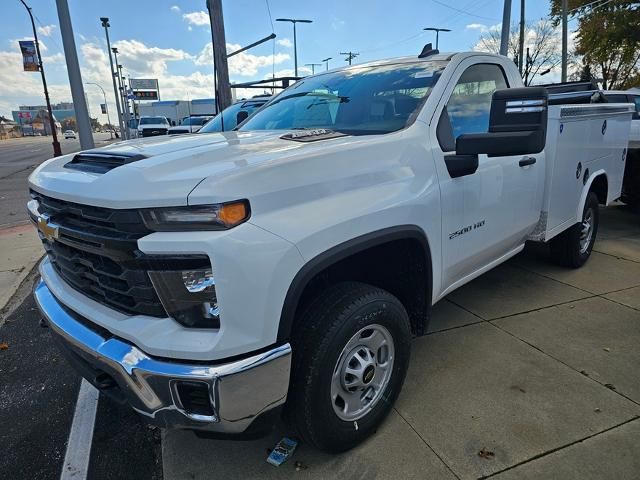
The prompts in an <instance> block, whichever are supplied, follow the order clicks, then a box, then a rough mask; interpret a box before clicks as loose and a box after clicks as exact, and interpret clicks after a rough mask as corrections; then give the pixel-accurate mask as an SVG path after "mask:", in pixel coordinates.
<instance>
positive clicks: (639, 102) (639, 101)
mask: <svg viewBox="0 0 640 480" xmlns="http://www.w3.org/2000/svg"><path fill="white" fill-rule="evenodd" d="M630 99H631V101H632V103H634V104H635V105H636V113H634V114H633V119H634V120H638V119H640V95H633V96H631V97H630Z"/></svg>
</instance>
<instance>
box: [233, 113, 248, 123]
mask: <svg viewBox="0 0 640 480" xmlns="http://www.w3.org/2000/svg"><path fill="white" fill-rule="evenodd" d="M247 118H249V112H247V111H246V110H240V111H239V112H238V114H237V115H236V125H240V124H241V123H242V122H244V121H245V120H246V119H247Z"/></svg>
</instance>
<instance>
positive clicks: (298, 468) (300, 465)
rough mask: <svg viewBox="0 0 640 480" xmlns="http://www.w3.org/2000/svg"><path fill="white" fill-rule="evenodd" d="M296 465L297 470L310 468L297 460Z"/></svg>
mask: <svg viewBox="0 0 640 480" xmlns="http://www.w3.org/2000/svg"><path fill="white" fill-rule="evenodd" d="M295 465H296V472H299V471H300V470H306V469H307V468H309V467H307V466H306V465H305V464H304V463H302V462H296V464H295Z"/></svg>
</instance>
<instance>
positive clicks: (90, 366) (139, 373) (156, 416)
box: [34, 280, 291, 434]
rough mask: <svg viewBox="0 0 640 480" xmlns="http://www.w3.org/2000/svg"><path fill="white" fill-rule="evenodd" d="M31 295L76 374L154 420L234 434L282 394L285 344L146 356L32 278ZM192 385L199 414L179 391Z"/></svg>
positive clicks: (281, 399)
mask: <svg viewBox="0 0 640 480" xmlns="http://www.w3.org/2000/svg"><path fill="white" fill-rule="evenodd" d="M34 297H35V300H36V303H37V305H38V307H39V308H40V311H41V312H42V314H43V315H44V317H45V319H46V320H47V322H48V324H49V326H50V327H51V331H52V333H53V334H54V337H55V338H56V339H57V340H58V341H59V343H60V344H61V346H62V347H63V350H64V352H65V353H66V354H67V356H68V357H69V358H70V360H71V361H72V363H73V364H74V366H75V367H76V368H77V369H78V370H80V373H81V374H82V376H83V377H85V378H86V379H87V380H88V381H89V382H91V383H92V384H93V385H94V386H96V388H98V389H100V390H101V391H104V392H105V393H107V394H109V395H110V396H112V397H115V398H116V399H118V400H120V401H122V402H128V403H129V404H130V405H131V407H132V408H133V409H134V410H136V411H137V412H138V413H140V414H142V415H144V416H145V417H146V418H147V420H148V421H149V423H152V424H154V425H157V426H160V427H166V428H190V429H196V430H204V431H210V432H217V433H223V434H239V433H242V432H245V431H247V429H249V427H250V426H251V424H252V423H253V421H254V420H255V419H256V418H257V417H258V416H261V415H263V414H265V413H267V412H269V411H271V410H273V409H274V408H276V407H278V406H281V405H282V404H284V402H285V400H286V398H287V390H288V386H289V373H290V368H291V347H290V345H289V344H285V345H282V346H279V347H276V348H274V349H271V350H269V351H266V352H263V353H259V354H255V355H252V356H250V357H247V358H242V359H239V360H234V361H232V362H228V363H216V364H215V365H207V364H205V363H204V362H195V363H193V364H190V363H188V362H183V361H171V360H166V359H159V358H153V357H150V356H148V355H147V354H145V353H144V352H142V351H141V350H139V349H138V348H137V347H135V346H134V345H131V344H129V343H127V342H125V341H123V340H121V339H119V338H116V337H114V336H112V335H111V334H110V333H109V332H107V331H106V330H104V329H101V328H100V327H97V326H94V325H93V324H91V322H90V321H89V320H87V319H85V318H82V317H80V316H78V315H77V314H75V313H74V312H72V311H71V310H69V309H68V308H67V307H65V306H63V305H62V304H61V303H60V302H59V301H58V300H57V299H56V298H55V297H54V296H53V294H52V293H51V291H50V290H49V288H48V287H47V285H46V284H45V283H44V282H43V281H42V280H39V281H38V282H37V283H36V286H35V288H34ZM185 385H186V386H187V387H188V388H184V386H185ZM194 385H196V386H198V388H199V390H200V391H201V392H202V391H206V392H207V396H208V402H209V407H210V408H209V411H208V412H207V413H205V414H203V409H202V408H198V409H193V408H192V405H193V401H192V399H187V398H186V393H185V392H188V391H189V389H190V388H192V387H193V386H194ZM205 386H206V390H205ZM181 396H183V397H184V398H181ZM205 400H207V399H205ZM199 401H202V397H200V398H199ZM200 405H201V404H200ZM205 410H206V408H205Z"/></svg>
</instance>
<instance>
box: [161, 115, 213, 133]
mask: <svg viewBox="0 0 640 480" xmlns="http://www.w3.org/2000/svg"><path fill="white" fill-rule="evenodd" d="M212 118H213V116H211V115H204V116H203V115H198V116H193V117H187V118H185V119H183V120H182V123H181V124H180V125H177V126H175V127H171V128H170V129H169V135H176V134H179V133H197V132H198V131H199V130H200V129H201V128H202V126H203V125H204V124H205V123H207V122H208V121H209V120H211V119H212Z"/></svg>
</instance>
